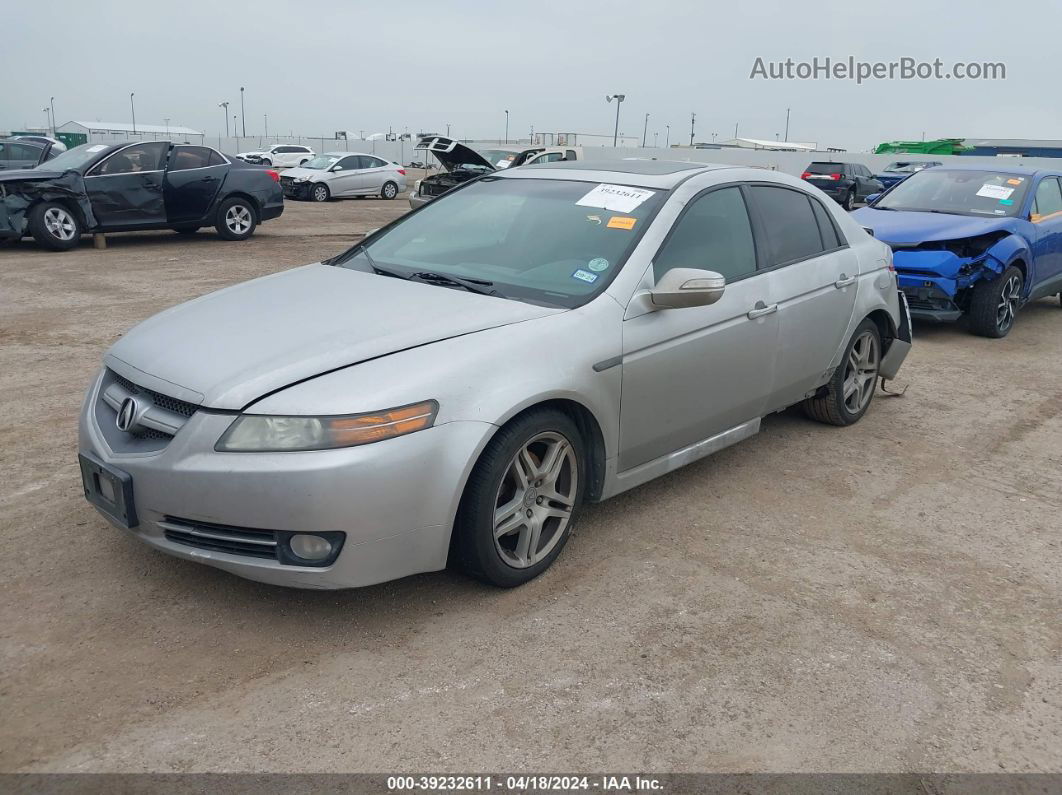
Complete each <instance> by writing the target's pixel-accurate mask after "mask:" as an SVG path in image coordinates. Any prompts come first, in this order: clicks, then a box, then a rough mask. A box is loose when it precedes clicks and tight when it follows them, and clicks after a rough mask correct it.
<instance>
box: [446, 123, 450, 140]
mask: <svg viewBox="0 0 1062 795" xmlns="http://www.w3.org/2000/svg"><path fill="white" fill-rule="evenodd" d="M446 137H447V138H449V137H450V125H449V124H447V125H446Z"/></svg>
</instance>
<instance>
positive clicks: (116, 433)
mask: <svg viewBox="0 0 1062 795" xmlns="http://www.w3.org/2000/svg"><path fill="white" fill-rule="evenodd" d="M129 398H135V400H136V403H137V404H139V405H138V407H137V409H136V410H137V412H138V413H137V417H138V419H137V421H136V422H135V424H134V425H133V427H132V428H130V429H129V430H128V431H122V430H119V428H118V426H117V418H118V412H119V411H120V410H121V408H122V405H123V404H124V402H125V401H126V400H127V399H129ZM198 408H199V407H198V406H196V405H195V404H194V403H189V402H187V401H184V400H178V399H177V398H173V397H170V396H169V395H164V394H162V393H161V392H156V391H155V390H153V389H148V388H147V387H143V386H140V385H139V384H135V383H133V382H132V381H130V380H129V379H128V378H126V377H125V376H122V375H119V374H118V373H116V372H115V371H114V370H111V369H108V370H107V371H106V372H105V373H104V376H103V382H102V383H101V384H100V391H99V399H98V400H97V401H96V406H95V409H94V410H95V414H96V422H97V425H98V427H99V429H100V432H101V433H102V434H103V436H104V438H105V439H106V440H107V444H109V445H110V446H111V449H112V450H114V451H115V452H121V453H152V452H159V451H160V450H162V449H163V448H165V447H166V445H168V444H169V443H170V440H171V439H172V438H173V437H174V436H176V435H177V432H178V431H180V430H181V428H183V427H184V426H185V424H186V423H187V422H188V421H189V419H191V417H192V416H193V415H194V414H195V413H196V411H197V410H198Z"/></svg>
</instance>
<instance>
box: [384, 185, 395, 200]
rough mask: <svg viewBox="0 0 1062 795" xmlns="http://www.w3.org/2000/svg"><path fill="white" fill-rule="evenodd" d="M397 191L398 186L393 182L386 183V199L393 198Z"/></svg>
mask: <svg viewBox="0 0 1062 795" xmlns="http://www.w3.org/2000/svg"><path fill="white" fill-rule="evenodd" d="M396 193H398V188H396V187H395V186H394V185H392V184H391V183H387V184H386V185H384V198H385V199H393V198H394V197H395V194H396Z"/></svg>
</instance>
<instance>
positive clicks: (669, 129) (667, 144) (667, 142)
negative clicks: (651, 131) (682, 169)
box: [664, 124, 671, 149]
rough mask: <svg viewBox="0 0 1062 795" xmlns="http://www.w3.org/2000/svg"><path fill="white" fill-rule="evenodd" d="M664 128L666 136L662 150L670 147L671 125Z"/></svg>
mask: <svg viewBox="0 0 1062 795" xmlns="http://www.w3.org/2000/svg"><path fill="white" fill-rule="evenodd" d="M664 126H665V127H666V128H667V136H666V137H665V138H664V148H665V149H668V148H670V147H671V125H670V124H665V125H664Z"/></svg>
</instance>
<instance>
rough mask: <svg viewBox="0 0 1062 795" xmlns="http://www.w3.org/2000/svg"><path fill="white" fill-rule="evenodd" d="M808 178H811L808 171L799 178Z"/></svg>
mask: <svg viewBox="0 0 1062 795" xmlns="http://www.w3.org/2000/svg"><path fill="white" fill-rule="evenodd" d="M810 176H811V172H810V171H805V172H804V173H803V174H801V175H800V178H801V179H807V178H808V177H810Z"/></svg>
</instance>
